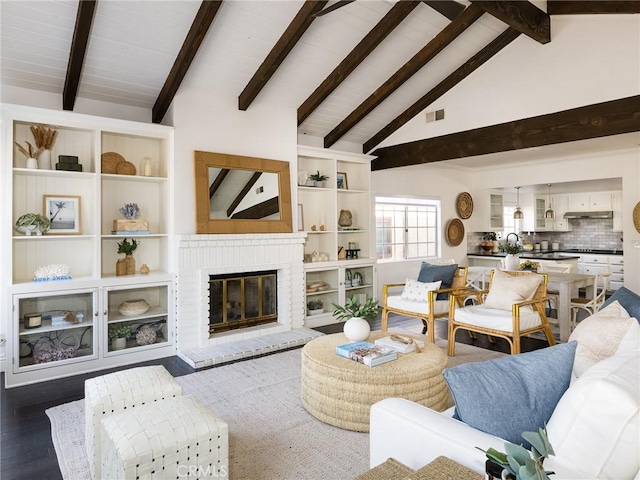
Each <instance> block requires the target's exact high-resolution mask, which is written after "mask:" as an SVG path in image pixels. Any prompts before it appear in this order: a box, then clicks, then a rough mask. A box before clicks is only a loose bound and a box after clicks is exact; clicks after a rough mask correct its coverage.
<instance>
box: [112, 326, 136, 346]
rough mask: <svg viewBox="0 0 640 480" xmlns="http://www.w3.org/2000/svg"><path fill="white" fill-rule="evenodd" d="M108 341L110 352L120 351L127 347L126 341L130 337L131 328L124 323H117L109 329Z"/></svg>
mask: <svg viewBox="0 0 640 480" xmlns="http://www.w3.org/2000/svg"><path fill="white" fill-rule="evenodd" d="M107 335H108V337H109V340H111V349H112V350H122V349H123V348H126V346H127V339H128V338H129V337H130V336H131V326H130V325H128V324H126V323H118V324H116V325H113V326H110V327H109V332H108V334H107Z"/></svg>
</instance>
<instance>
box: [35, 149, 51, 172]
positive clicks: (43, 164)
mask: <svg viewBox="0 0 640 480" xmlns="http://www.w3.org/2000/svg"><path fill="white" fill-rule="evenodd" d="M38 168H39V169H40V170H51V150H46V149H45V150H43V151H42V153H41V154H40V156H39V157H38Z"/></svg>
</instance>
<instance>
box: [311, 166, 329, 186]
mask: <svg viewBox="0 0 640 480" xmlns="http://www.w3.org/2000/svg"><path fill="white" fill-rule="evenodd" d="M328 179H329V177H327V176H326V175H322V174H321V173H320V170H316V173H312V174H311V175H309V180H311V181H313V186H314V187H324V181H325V180H328Z"/></svg>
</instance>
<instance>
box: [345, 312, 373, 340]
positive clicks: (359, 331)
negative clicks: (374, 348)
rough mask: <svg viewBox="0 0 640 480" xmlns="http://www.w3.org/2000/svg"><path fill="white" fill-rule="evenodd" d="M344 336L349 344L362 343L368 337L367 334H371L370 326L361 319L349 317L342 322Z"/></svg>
mask: <svg viewBox="0 0 640 480" xmlns="http://www.w3.org/2000/svg"><path fill="white" fill-rule="evenodd" d="M342 331H343V332H344V336H345V337H347V339H348V340H349V341H350V342H353V343H355V342H362V341H363V340H366V339H367V338H368V337H369V333H371V326H370V325H369V322H367V321H366V320H365V319H364V318H362V317H351V318H350V319H349V320H347V321H346V322H344V327H343V330H342Z"/></svg>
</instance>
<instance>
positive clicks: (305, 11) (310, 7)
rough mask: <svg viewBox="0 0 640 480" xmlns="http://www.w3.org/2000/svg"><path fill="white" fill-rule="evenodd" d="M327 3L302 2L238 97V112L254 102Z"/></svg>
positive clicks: (308, 0) (325, 1)
mask: <svg viewBox="0 0 640 480" xmlns="http://www.w3.org/2000/svg"><path fill="white" fill-rule="evenodd" d="M327 3H328V0H324V1H320V2H315V1H310V0H307V1H306V2H304V5H303V6H302V8H301V9H300V11H299V12H298V14H297V15H296V16H295V18H294V19H293V21H292V22H291V23H290V24H289V26H288V27H287V29H286V30H285V32H284V33H283V34H282V36H281V37H280V39H279V40H278V41H277V42H276V44H275V46H274V47H273V48H272V49H271V51H270V52H269V55H267V58H265V60H264V62H262V65H260V67H259V68H258V70H256V73H254V75H253V77H251V80H249V83H248V84H247V86H246V87H244V90H242V93H241V94H240V97H238V108H239V109H240V110H246V109H247V108H249V105H251V102H253V101H254V100H255V98H256V97H257V96H258V94H259V93H260V91H261V90H262V89H263V88H264V86H265V85H266V84H267V82H268V81H269V79H270V78H271V76H272V75H273V74H274V73H276V70H277V69H278V67H279V66H280V65H281V64H282V62H284V59H285V58H287V55H289V52H291V50H293V47H295V46H296V43H298V40H300V38H301V37H302V35H303V34H304V32H306V31H307V29H308V28H309V27H310V26H311V23H312V22H313V21H314V20H315V18H316V17H315V14H316V13H318V12H319V11H320V10H322V7H324V6H325V5H326V4H327Z"/></svg>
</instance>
